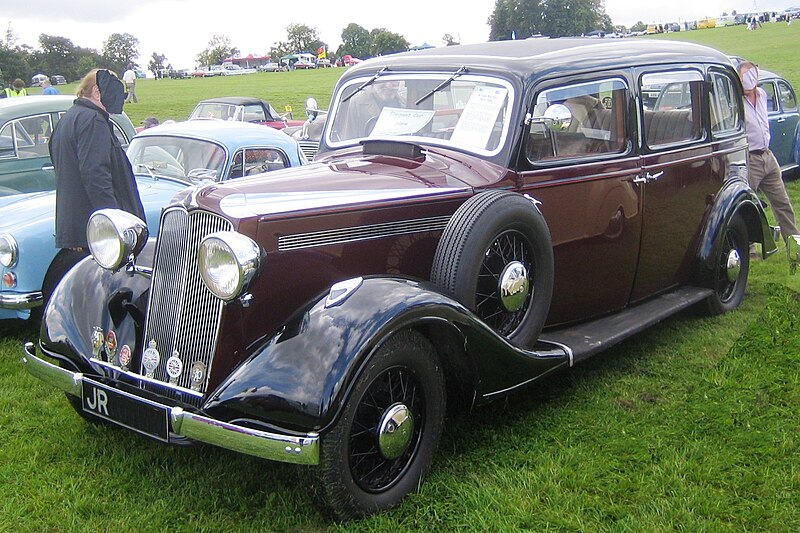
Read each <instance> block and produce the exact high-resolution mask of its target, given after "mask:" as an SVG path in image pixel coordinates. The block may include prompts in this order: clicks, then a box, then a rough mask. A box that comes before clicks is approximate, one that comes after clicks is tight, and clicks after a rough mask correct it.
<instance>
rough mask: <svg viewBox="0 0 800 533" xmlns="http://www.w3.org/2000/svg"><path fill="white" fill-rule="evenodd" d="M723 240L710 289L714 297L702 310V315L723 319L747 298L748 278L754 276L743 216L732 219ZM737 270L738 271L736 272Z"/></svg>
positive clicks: (705, 302)
mask: <svg viewBox="0 0 800 533" xmlns="http://www.w3.org/2000/svg"><path fill="white" fill-rule="evenodd" d="M720 239H721V243H720V247H719V251H718V252H717V255H716V257H715V259H714V270H713V271H712V272H711V281H710V285H709V286H710V288H711V289H713V290H714V294H712V295H711V296H709V297H708V298H706V299H705V300H704V301H703V304H702V306H701V311H702V312H703V314H706V315H719V314H722V313H727V312H728V311H733V310H734V309H736V308H737V307H739V304H740V303H742V299H743V298H744V291H745V288H746V287H747V276H748V274H749V272H750V244H749V239H748V238H747V226H746V225H745V223H744V220H742V218H741V217H740V216H739V215H734V216H733V218H731V220H730V221H729V222H728V225H727V226H726V227H725V229H724V230H723V232H722V234H721V235H720ZM729 262H730V263H729ZM733 268H736V270H735V271H733V270H732V269H733ZM731 277H732V278H733V279H731Z"/></svg>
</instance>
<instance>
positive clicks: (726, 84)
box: [709, 72, 740, 135]
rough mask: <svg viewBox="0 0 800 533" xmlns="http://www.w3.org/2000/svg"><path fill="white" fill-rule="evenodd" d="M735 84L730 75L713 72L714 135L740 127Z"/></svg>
mask: <svg viewBox="0 0 800 533" xmlns="http://www.w3.org/2000/svg"><path fill="white" fill-rule="evenodd" d="M733 87H734V85H733V82H732V81H731V78H730V77H729V76H726V75H724V74H722V73H720V72H712V73H711V90H710V91H709V102H710V104H711V132H712V133H713V134H714V135H717V134H720V133H723V134H724V133H726V132H733V131H737V130H738V129H739V124H740V118H739V112H740V110H739V105H738V103H737V102H738V99H737V98H736V93H735V91H734V88H733Z"/></svg>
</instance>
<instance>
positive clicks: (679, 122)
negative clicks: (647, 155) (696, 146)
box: [640, 70, 703, 148]
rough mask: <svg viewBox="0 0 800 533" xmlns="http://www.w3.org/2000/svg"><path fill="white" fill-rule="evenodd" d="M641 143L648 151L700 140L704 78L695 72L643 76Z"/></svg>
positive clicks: (701, 133)
mask: <svg viewBox="0 0 800 533" xmlns="http://www.w3.org/2000/svg"><path fill="white" fill-rule="evenodd" d="M640 92H641V95H642V118H643V125H644V140H645V143H646V144H647V146H649V147H650V148H656V147H661V146H664V145H672V144H675V143H683V142H688V141H696V140H698V139H700V138H702V136H703V127H702V124H703V123H702V120H701V117H702V113H701V109H702V105H701V102H702V101H703V98H702V95H703V75H702V74H701V73H700V72H698V71H694V70H692V71H675V72H658V73H653V74H645V75H644V76H642V78H641V85H640Z"/></svg>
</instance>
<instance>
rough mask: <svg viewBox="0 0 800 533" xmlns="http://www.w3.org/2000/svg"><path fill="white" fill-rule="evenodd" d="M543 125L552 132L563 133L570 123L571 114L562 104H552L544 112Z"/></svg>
mask: <svg viewBox="0 0 800 533" xmlns="http://www.w3.org/2000/svg"><path fill="white" fill-rule="evenodd" d="M542 118H544V123H545V124H546V125H547V127H548V128H549V129H550V130H552V131H564V130H566V129H567V128H569V125H570V124H571V123H572V113H571V112H570V110H569V108H568V107H567V106H565V105H564V104H553V105H551V106H549V107H548V108H547V109H545V110H544V114H543V115H542Z"/></svg>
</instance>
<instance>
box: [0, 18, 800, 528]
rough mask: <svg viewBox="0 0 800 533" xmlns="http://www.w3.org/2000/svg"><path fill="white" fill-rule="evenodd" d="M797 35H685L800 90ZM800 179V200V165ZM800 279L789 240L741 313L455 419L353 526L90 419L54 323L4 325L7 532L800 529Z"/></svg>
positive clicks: (171, 88)
mask: <svg viewBox="0 0 800 533" xmlns="http://www.w3.org/2000/svg"><path fill="white" fill-rule="evenodd" d="M798 32H800V24H796V25H792V26H789V27H786V26H783V25H765V27H764V29H762V30H758V31H757V32H746V31H745V30H744V29H743V28H742V27H734V28H721V29H714V30H701V31H694V32H687V33H685V34H683V33H681V34H678V35H677V36H678V37H680V38H684V39H692V40H702V41H703V42H706V43H707V44H711V45H715V46H717V47H719V48H721V49H723V50H724V51H725V52H728V53H732V54H740V55H746V56H748V57H752V58H754V59H755V60H756V61H757V62H758V63H759V64H761V65H762V66H764V67H767V68H770V69H771V70H775V71H776V72H779V73H781V74H784V75H786V76H787V77H789V78H790V80H791V81H792V83H793V84H794V85H795V86H796V87H797V86H800V79H798V73H800V70H798V68H797V60H796V44H797V43H798V42H800V40H798V39H797V35H798ZM759 43H761V44H760V45H759ZM772 50H775V51H776V52H772ZM793 50H794V52H793ZM778 52H781V54H780V55H779V53H778ZM341 72H342V71H341V70H337V69H329V70H326V71H318V72H289V73H275V74H273V73H269V74H267V73H265V74H254V75H252V76H244V77H241V78H227V79H208V80H204V79H198V80H177V81H171V80H164V81H155V80H145V81H143V82H141V86H140V100H141V102H140V103H139V104H135V105H129V106H126V108H127V111H128V113H129V114H130V115H131V117H132V118H133V119H134V120H135V121H136V122H138V121H139V120H141V119H142V118H143V117H144V116H146V115H151V114H153V115H156V116H158V117H159V118H161V119H165V118H183V117H185V116H186V114H188V112H189V110H190V109H191V107H192V105H193V104H194V102H195V101H196V100H199V99H201V98H203V97H208V96H217V95H224V94H246V95H253V96H259V97H263V98H265V99H267V100H269V101H271V102H272V103H273V105H275V106H276V107H280V108H282V107H283V106H284V105H287V104H288V105H292V106H293V107H294V108H295V109H296V110H297V109H301V108H302V102H303V100H304V99H305V97H306V96H315V97H316V98H317V99H318V100H319V101H320V104H321V105H322V106H327V103H328V100H329V94H330V91H331V89H332V85H333V83H334V82H335V80H336V79H337V77H338V76H339V75H340V74H341ZM792 73H793V74H792ZM792 76H794V77H792ZM789 192H790V195H791V197H792V198H793V200H794V202H795V209H796V210H799V211H798V212H800V182H797V181H795V182H792V183H790V184H789ZM781 252H783V250H781ZM798 293H800V275H798V276H796V277H790V276H789V274H788V268H787V265H786V262H785V260H784V256H782V255H781V253H778V254H776V255H775V256H773V257H771V258H770V259H768V260H766V261H756V262H754V263H752V270H751V277H750V285H749V288H748V293H747V297H746V299H745V302H744V304H743V306H742V307H741V309H740V310H738V311H736V312H733V313H729V314H727V315H724V316H719V317H714V318H698V317H696V316H695V315H694V314H692V313H691V312H686V313H683V314H681V315H679V316H676V317H674V318H672V319H670V320H667V321H665V322H664V323H662V324H660V325H659V326H657V327H655V328H653V329H651V330H649V331H647V332H645V333H643V334H640V335H638V336H637V337H635V338H633V339H630V340H628V341H626V342H624V343H622V344H621V345H619V346H617V347H615V348H613V349H611V350H609V351H607V352H605V353H604V354H602V355H600V356H598V357H596V358H594V359H592V360H590V361H589V362H587V363H585V364H583V365H579V366H578V367H577V368H576V369H574V370H573V371H570V372H564V373H562V374H559V375H557V376H554V377H552V378H551V379H548V380H547V381H545V382H543V383H541V384H539V385H537V386H536V387H533V388H530V389H528V390H527V391H526V392H523V393H521V394H518V395H516V396H514V397H512V398H510V399H508V400H507V401H504V402H499V403H495V404H492V405H489V406H486V407H483V408H480V409H478V410H476V411H474V412H472V413H468V414H467V413H465V414H462V415H460V416H453V417H451V418H450V419H449V420H448V422H447V425H446V429H445V435H444V437H443V441H442V445H441V448H440V450H439V452H438V455H437V458H436V461H435V463H434V467H433V471H432V473H431V475H430V476H429V478H428V479H427V480H426V481H425V483H423V484H422V486H421V488H420V490H419V492H418V493H415V494H411V495H410V496H409V497H408V498H407V499H406V500H405V501H404V502H403V504H402V505H401V506H400V507H399V508H397V509H396V510H393V511H390V512H387V513H384V514H382V515H379V516H373V517H369V518H366V519H364V520H361V521H358V522H353V523H349V524H337V523H332V522H330V521H329V519H328V518H327V517H325V516H324V515H321V514H319V512H318V510H317V508H316V507H315V506H314V500H313V496H312V493H311V490H310V488H309V480H310V472H311V470H310V469H306V468H301V467H293V466H287V465H281V464H275V463H270V462H268V461H262V460H259V459H254V458H251V457H245V456H242V455H238V454H235V453H231V452H226V451H224V450H221V449H217V448H214V447H210V446H209V447H207V446H197V447H191V448H177V447H169V446H165V445H162V444H159V443H156V442H153V441H150V440H148V439H145V438H142V437H139V436H137V435H135V434H132V433H130V432H127V431H123V430H120V429H116V428H113V427H108V426H94V425H88V424H86V423H85V422H84V421H83V420H82V419H80V418H79V417H78V416H77V415H76V414H75V413H74V412H73V411H72V410H71V409H70V408H69V406H68V405H67V402H66V400H65V399H64V397H63V395H61V394H59V393H57V392H55V391H53V390H52V389H50V388H48V387H45V386H44V385H41V384H40V383H39V382H38V381H37V380H35V379H34V378H32V377H29V376H28V375H27V373H26V372H25V371H24V370H23V369H22V367H21V365H20V363H19V357H20V354H21V343H22V341H23V340H24V339H33V338H35V337H36V333H37V332H36V331H34V330H32V329H31V328H30V327H25V326H24V325H20V324H0V334H2V336H1V337H0V339H2V340H0V531H2V532H5V531H9V532H11V531H13V532H25V531H31V532H39V531H159V532H160V531H187V532H188V531H209V532H213V531H244V532H251V531H301V532H315V531H387V532H395V531H428V530H434V531H451V530H459V531H523V530H526V531H535V532H541V531H564V532H575V531H586V532H648V533H650V532H666V531H683V532H692V533H695V532H737V533H738V532H751V531H765V532H766V531H769V532H774V531H777V532H787V533H789V532H797V531H800V505H798V502H800V417H798V414H797V412H798V405H800V364H799V363H800V355H798V354H800V335H798V334H797V333H796V330H795V328H797V327H798V325H799V324H798V323H799V322H800V296H798Z"/></svg>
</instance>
